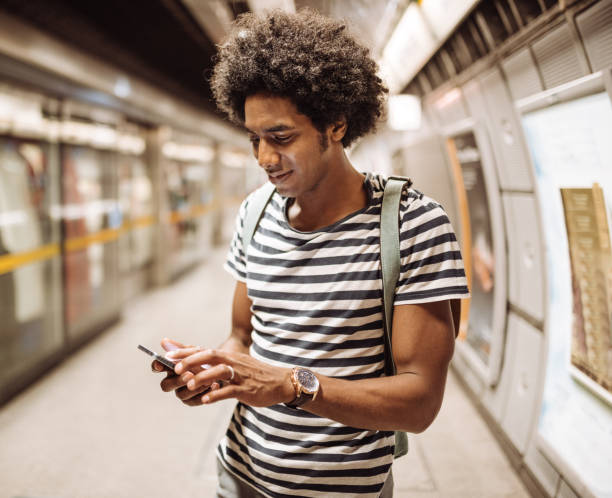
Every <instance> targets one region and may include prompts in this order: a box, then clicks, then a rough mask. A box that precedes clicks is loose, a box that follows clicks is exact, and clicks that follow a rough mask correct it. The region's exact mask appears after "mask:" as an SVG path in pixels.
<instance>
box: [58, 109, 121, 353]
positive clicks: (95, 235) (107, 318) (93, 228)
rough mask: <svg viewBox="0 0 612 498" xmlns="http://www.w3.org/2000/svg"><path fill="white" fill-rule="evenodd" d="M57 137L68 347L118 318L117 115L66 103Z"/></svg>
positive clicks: (119, 214) (119, 221)
mask: <svg viewBox="0 0 612 498" xmlns="http://www.w3.org/2000/svg"><path fill="white" fill-rule="evenodd" d="M63 114H64V116H63V121H62V133H61V164H62V203H63V231H64V238H65V241H64V276H65V317H66V328H67V333H68V337H69V341H70V342H71V343H78V342H79V341H81V340H83V339H84V338H86V337H87V336H89V335H91V334H92V333H94V332H96V331H97V330H99V329H100V328H101V327H103V326H105V325H107V324H108V323H109V322H111V321H113V320H115V319H117V318H118V316H119V313H120V300H119V270H118V259H119V250H118V242H117V241H118V238H119V234H120V228H121V226H122V222H123V220H122V212H121V209H120V204H119V192H118V176H117V154H116V151H115V149H116V144H117V125H118V122H119V118H118V116H116V115H115V114H113V113H110V112H108V111H102V110H99V109H90V108H88V107H85V106H83V105H80V104H76V103H72V102H67V103H66V104H65V106H64V113H63Z"/></svg>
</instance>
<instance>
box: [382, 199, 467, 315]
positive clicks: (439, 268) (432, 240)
mask: <svg viewBox="0 0 612 498" xmlns="http://www.w3.org/2000/svg"><path fill="white" fill-rule="evenodd" d="M400 216H401V221H400V260H401V269H400V276H399V281H398V284H397V288H396V294H395V301H394V304H396V305H397V304H417V303H427V302H433V301H442V300H445V299H463V298H467V297H469V295H470V293H469V290H468V285H467V279H466V277H465V269H464V266H463V260H462V258H461V251H460V249H459V244H458V242H457V237H456V236H455V232H454V230H453V227H452V226H451V224H450V221H449V219H448V216H447V214H446V212H445V211H444V209H443V208H442V206H440V204H438V203H437V202H435V201H434V200H433V199H431V198H429V197H427V196H424V195H423V194H421V193H420V192H418V191H415V190H409V191H408V192H407V194H406V193H405V194H404V197H403V198H402V204H401V206H400Z"/></svg>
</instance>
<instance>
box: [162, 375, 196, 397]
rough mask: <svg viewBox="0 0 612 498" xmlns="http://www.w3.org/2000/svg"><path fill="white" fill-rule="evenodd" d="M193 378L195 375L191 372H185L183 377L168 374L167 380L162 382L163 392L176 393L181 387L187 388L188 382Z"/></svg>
mask: <svg viewBox="0 0 612 498" xmlns="http://www.w3.org/2000/svg"><path fill="white" fill-rule="evenodd" d="M192 377H193V374H192V373H191V372H185V373H184V374H183V375H174V374H171V373H168V375H167V376H166V378H165V379H164V380H162V381H161V382H160V384H159V385H160V386H161V388H162V391H164V392H166V393H167V392H170V391H174V390H175V389H178V388H179V387H183V386H185V384H187V382H189V380H190V379H191V378H192Z"/></svg>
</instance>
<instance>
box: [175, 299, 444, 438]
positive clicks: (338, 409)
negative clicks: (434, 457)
mask: <svg viewBox="0 0 612 498" xmlns="http://www.w3.org/2000/svg"><path fill="white" fill-rule="evenodd" d="M454 340H455V334H454V326H453V319H452V314H451V308H450V305H449V301H439V302H435V303H427V304H416V305H401V306H396V307H395V310H394V316H393V357H394V360H395V364H396V368H397V375H394V376H392V377H381V378H375V379H364V380H358V381H348V380H343V379H335V378H331V377H325V376H323V375H319V374H317V377H318V378H319V381H320V384H321V389H320V392H319V394H318V396H317V398H316V399H315V400H314V401H312V402H310V403H307V404H305V405H303V406H302V409H304V410H307V411H309V412H312V413H315V414H317V415H321V416H323V417H327V418H330V419H332V420H336V421H338V422H341V423H343V424H345V425H349V426H353V427H359V428H363V429H375V430H404V431H408V432H421V431H423V430H425V429H426V428H427V427H428V426H429V424H431V422H432V421H433V420H434V418H435V416H436V415H437V413H438V411H439V409H440V406H441V403H442V397H443V394H444V386H445V383H446V375H447V372H448V364H449V362H450V359H451V357H452V355H453V351H454ZM187 353H190V356H189V357H186V358H184V359H183V360H182V361H181V363H180V364H179V366H177V372H179V373H182V372H184V371H186V370H189V369H190V368H193V366H194V365H198V364H201V363H210V364H212V365H215V367H214V370H213V369H212V368H211V369H210V371H205V372H199V373H198V374H197V375H196V376H195V377H194V379H193V383H190V384H189V388H190V389H194V390H196V389H198V387H199V386H200V385H201V384H202V383H204V384H205V383H207V382H208V383H209V382H210V380H211V378H221V379H228V378H229V375H230V373H231V371H230V369H229V368H228V365H229V366H231V367H232V369H233V370H234V371H235V379H234V382H233V383H231V384H226V385H225V386H224V387H222V388H221V389H218V390H215V391H214V392H210V393H208V394H206V395H205V396H203V397H201V398H202V399H201V401H202V402H203V403H212V402H215V401H219V400H221V399H227V398H236V399H239V400H240V401H242V402H244V403H246V404H251V405H254V406H269V405H272V404H275V403H282V402H289V401H292V400H293V398H294V396H295V394H294V390H293V386H292V384H291V378H290V372H291V370H290V369H288V368H279V367H275V366H272V365H268V364H266V363H262V362H260V361H257V360H255V359H254V358H252V357H250V356H248V355H246V354H241V353H233V352H229V351H221V350H205V351H201V350H196V349H194V350H192V351H190V352H189V351H187V350H185V356H186V354H187ZM215 376H217V377H215Z"/></svg>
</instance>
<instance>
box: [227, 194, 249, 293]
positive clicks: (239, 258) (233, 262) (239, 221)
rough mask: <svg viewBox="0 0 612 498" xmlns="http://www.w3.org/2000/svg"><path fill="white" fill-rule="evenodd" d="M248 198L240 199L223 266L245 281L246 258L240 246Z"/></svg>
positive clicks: (231, 273)
mask: <svg viewBox="0 0 612 498" xmlns="http://www.w3.org/2000/svg"><path fill="white" fill-rule="evenodd" d="M247 202H248V198H247V199H245V200H244V201H242V204H241V205H240V209H239V210H238V215H237V216H236V222H235V224H234V235H233V236H232V241H231V242H230V247H229V251H228V252H227V256H226V258H225V264H224V265H223V268H224V269H225V271H227V272H228V273H229V274H230V275H232V276H233V277H234V278H235V279H236V280H239V281H240V282H246V276H247V272H246V259H245V256H244V251H243V247H242V227H243V224H244V216H245V213H246V205H247Z"/></svg>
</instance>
